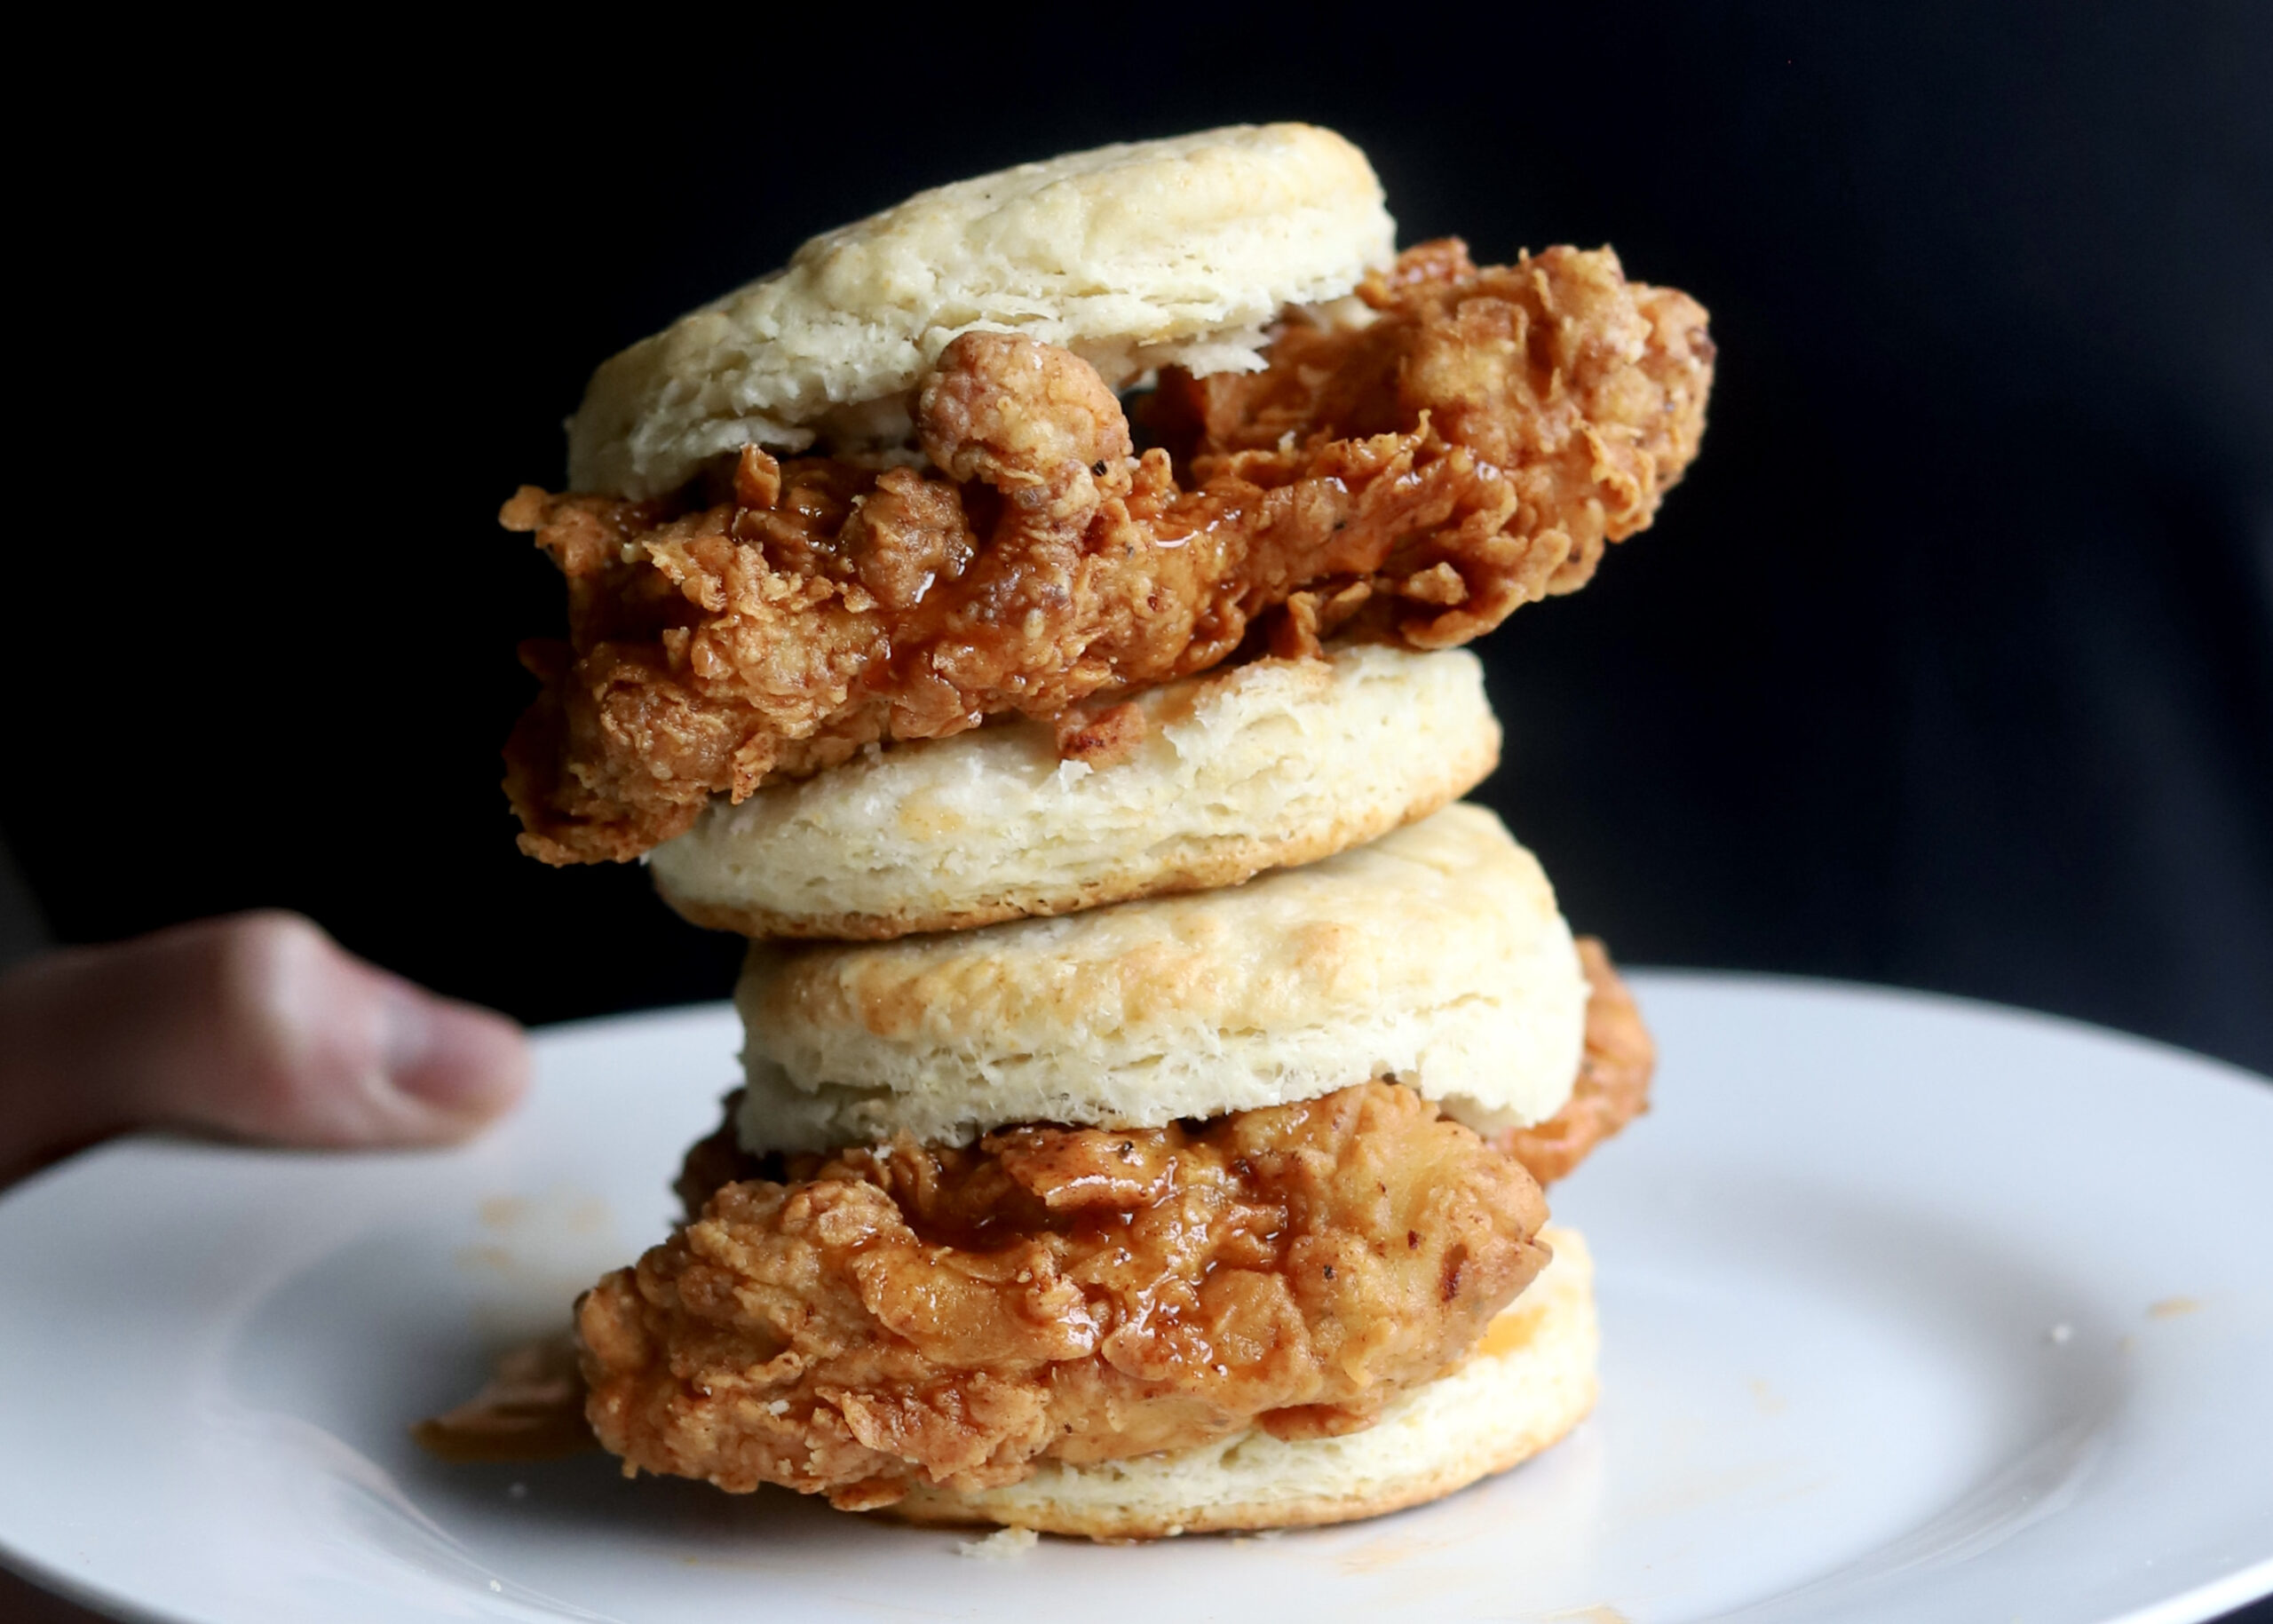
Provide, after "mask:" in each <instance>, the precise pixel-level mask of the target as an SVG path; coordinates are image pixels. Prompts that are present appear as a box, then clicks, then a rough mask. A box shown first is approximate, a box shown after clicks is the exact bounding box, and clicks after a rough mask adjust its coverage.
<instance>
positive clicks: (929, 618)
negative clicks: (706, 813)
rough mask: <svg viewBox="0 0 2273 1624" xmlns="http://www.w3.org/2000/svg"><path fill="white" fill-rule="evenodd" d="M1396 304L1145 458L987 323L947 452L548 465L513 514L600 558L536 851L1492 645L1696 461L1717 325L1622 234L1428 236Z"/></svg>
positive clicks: (642, 832) (1168, 395)
mask: <svg viewBox="0 0 2273 1624" xmlns="http://www.w3.org/2000/svg"><path fill="white" fill-rule="evenodd" d="M1359 294H1360V300H1361V308H1360V310H1359V311H1358V313H1357V314H1355V315H1353V316H1345V317H1343V318H1341V319H1336V320H1333V321H1328V320H1325V319H1322V318H1317V317H1312V316H1310V315H1306V314H1304V313H1299V312H1295V313H1289V314H1288V316H1287V320H1286V321H1284V323H1282V329H1281V331H1280V332H1279V336H1278V337H1277V338H1276V340H1275V341H1274V343H1273V344H1272V345H1271V350H1270V352H1269V357H1268V359H1269V360H1270V367H1269V369H1268V370H1266V371H1264V372H1262V373H1256V374H1250V375H1244V376H1220V377H1211V378H1208V379H1205V380H1197V381H1195V380H1192V379H1191V378H1189V377H1186V376H1184V375H1182V374H1179V373H1176V372H1173V371H1171V372H1169V373H1168V374H1166V375H1164V376H1163V378H1162V380H1161V384H1160V389H1159V390H1158V391H1157V392H1156V393H1155V395H1154V396H1153V397H1152V403H1151V406H1150V408H1149V410H1148V412H1147V414H1146V416H1147V419H1148V423H1147V426H1148V427H1149V428H1150V429H1151V430H1152V433H1153V434H1154V435H1155V437H1156V438H1157V439H1159V440H1160V441H1161V442H1162V443H1161V444H1159V445H1155V446H1153V447H1151V448H1147V449H1146V450H1144V453H1143V455H1141V456H1137V455H1136V454H1135V448H1134V444H1133V441H1132V440H1131V438H1130V432H1129V424H1128V422H1127V420H1126V419H1125V417H1124V416H1122V413H1121V405H1120V402H1119V401H1118V400H1115V399H1114V397H1113V393H1112V392H1111V391H1110V390H1108V389H1106V388H1105V384H1104V383H1103V381H1102V380H1101V379H1100V378H1099V377H1098V376H1097V374H1096V372H1095V371H1094V370H1093V369H1092V368H1089V365H1088V364H1087V363H1086V362H1084V361H1082V360H1080V359H1078V358H1077V357H1075V356H1073V354H1071V353H1069V352H1066V351H1064V350H1059V349H1055V348H1053V347H1051V346H1049V345H1042V344H1038V343H1035V342H1034V341H1032V340H1030V339H1026V338H1022V337H1015V336H1011V335H1005V334H997V333H971V334H966V335H964V336H963V337H960V338H958V339H956V340H955V341H954V343H953V344H951V345H948V346H947V348H946V351H945V352H944V353H942V354H941V355H940V357H939V365H938V367H937V368H936V369H935V370H934V372H933V373H932V375H931V377H930V378H929V380H928V381H927V382H926V384H924V386H923V391H922V393H921V396H920V399H919V400H918V403H917V409H916V413H915V426H916V432H917V436H918V439H919V440H920V443H921V448H922V451H923V456H924V457H925V458H926V459H927V461H926V463H925V465H924V466H923V467H921V468H916V467H899V468H892V469H888V470H884V471H878V470H877V469H875V467H873V466H869V465H867V464H863V463H854V462H850V461H844V460H837V459H831V458H826V457H804V458H797V459H794V460H792V461H790V462H788V463H776V462H775V461H774V459H773V458H772V457H771V456H767V455H766V454H765V453H764V452H763V451H761V450H758V449H756V448H748V449H746V450H745V451H744V452H743V453H742V454H741V460H740V463H739V464H738V465H737V466H736V468H735V469H734V470H733V476H732V479H731V482H730V486H729V487H728V488H725V489H722V490H717V491H715V492H712V493H709V495H711V497H712V500H711V501H710V503H709V505H697V503H699V501H700V499H701V495H702V493H701V492H697V491H690V492H689V493H685V494H684V495H682V496H681V497H680V498H678V499H676V500H674V501H669V502H659V503H630V502H622V501H615V500H612V499H609V498H606V497H603V496H595V495H567V496H558V497H556V496H548V495H545V494H544V493H543V492H542V491H539V490H536V489H535V488H533V487H532V488H527V489H524V490H523V491H522V492H521V493H520V494H519V495H516V496H515V497H514V498H513V500H512V501H511V502H510V503H507V504H506V506H505V509H504V511H503V515H502V518H503V522H504V523H505V525H506V526H507V527H509V528H512V529H517V530H528V531H534V532H535V535H536V539H537V543H538V545H539V546H541V547H543V549H544V550H545V551H546V552H547V553H548V554H550V557H551V558H553V560H554V562H555V563H557V564H558V566H559V567H560V569H561V572H562V574H564V575H565V576H566V578H567V582H568V595H569V638H568V641H567V642H566V643H565V644H563V643H534V644H530V645H527V646H524V648H523V650H522V658H523V661H524V662H525V663H526V664H527V666H528V668H529V669H531V670H532V671H533V672H535V674H536V675H537V676H538V677H540V678H541V679H542V680H543V684H544V690H543V693H542V694H541V695H540V697H539V698H538V700H537V701H536V702H535V705H533V706H532V707H531V709H530V710H529V712H528V714H527V716H526V717H524V718H523V720H522V722H521V725H519V727H518V728H517V729H516V730H515V733H514V735H513V737H512V739H511V741H510V743H509V744H508V746H507V750H506V759H507V779H506V788H507V791H508V794H509V795H510V796H511V799H512V802H513V805H514V808H515V810H516V811H517V812H519V814H520V817H521V820H522V823H523V826H524V829H525V832H524V834H523V835H522V836H521V844H522V847H523V849H524V850H525V851H527V852H530V853H531V854H532V855H534V856H536V857H539V858H542V859H543V860H546V861H548V862H554V863H568V862H592V861H601V860H626V859H630V858H633V857H637V856H638V855H639V854H640V853H641V852H645V851H647V850H649V849H650V848H652V847H653V846H654V845H656V844H660V843H661V842H662V841H664V840H666V839H669V838H670V837H671V836H674V835H677V834H679V833H681V832H683V831H684V830H685V828H687V827H688V826H689V825H690V824H691V823H692V822H693V819H694V817H695V814H696V813H697V812H699V811H700V810H701V806H702V805H703V804H704V803H705V802H707V801H708V800H709V798H710V797H711V796H713V795H717V794H725V795H728V796H732V797H733V798H734V799H735V800H738V801H739V800H740V799H741V798H742V797H744V796H747V795H748V794H749V793H750V792H751V791H752V790H753V789H755V788H757V787H758V786H759V785H761V784H763V783H764V782H766V781H767V780H769V779H772V778H773V777H776V776H782V775H788V776H797V775H801V774H804V773H807V772H813V771H816V770H818V769H820V768H822V767H826V766H828V765H830V764H834V763H836V762H839V761H842V760H843V759H845V758H846V757H849V756H850V755H851V753H852V752H853V751H854V750H856V749H859V748H860V747H862V746H863V745H866V744H868V743H870V742H872V741H879V740H899V739H928V738H938V737H942V736H944V735H946V734H949V733H957V732H961V731H962V730H963V729H965V728H969V727H973V726H976V725H978V724H979V723H980V722H982V721H983V720H984V719H985V718H986V717H988V716H990V715H995V714H1000V713H1004V712H1018V713H1021V714H1024V715H1027V716H1033V717H1043V718H1047V719H1052V720H1055V719H1057V718H1059V717H1063V716H1064V715H1065V713H1066V712H1067V711H1068V710H1069V709H1072V708H1073V707H1075V706H1077V705H1079V704H1080V703H1081V701H1084V700H1086V699H1088V698H1089V696H1091V695H1093V694H1100V693H1113V692H1116V691H1127V690H1130V689H1134V688H1138V687H1142V686H1144V685H1149V684H1152V683H1157V682H1161V681H1166V680H1168V679H1170V678H1173V677H1181V676H1185V675H1189V674H1190V673H1192V672H1194V671H1198V670H1201V669H1206V668H1207V667H1208V666H1211V665H1214V664H1216V663H1217V662H1218V661H1222V660H1224V659H1225V658H1226V657H1228V656H1231V655H1232V654H1234V652H1235V651H1238V650H1239V649H1241V648H1242V646H1246V647H1248V648H1268V649H1271V650H1272V651H1273V652H1277V653H1280V654H1302V653H1310V652H1314V651H1315V650H1316V649H1317V647H1318V646H1319V638H1322V637H1326V636H1330V635H1333V634H1334V633H1335V632H1336V631H1337V630H1338V631H1341V632H1342V633H1343V634H1344V635H1349V636H1362V637H1369V638H1395V639H1399V640H1402V641H1404V642H1405V643H1407V644H1409V645H1412V646H1416V647H1423V648H1436V647H1445V646H1451V645H1453V644H1457V643H1461V642H1463V641H1466V640H1467V639H1468V638H1473V637H1476V636H1477V635H1479V634H1480V633H1482V632H1484V631H1486V630H1490V629H1491V628H1493V626H1496V625H1497V624H1498V623H1499V622H1500V621H1501V620H1502V619H1504V618H1505V617H1506V616H1507V615H1508V614H1509V613H1510V612H1511V611H1513V610H1514V609H1515V608H1516V607H1517V606H1519V605H1521V604H1524V603H1526V602H1529V601H1532V600H1533V599H1535V598H1540V597H1542V596H1545V595H1547V594H1548V593H1553V592H1563V591H1569V590H1573V589H1575V588H1576V587H1578V586H1580V585H1581V584H1583V582H1585V581H1586V579H1587V577H1588V575H1589V574H1591V572H1592V571H1593V569H1594V567H1595V566H1596V562H1597V561H1598V560H1599V558H1600V557H1601V554H1602V550H1603V547H1604V543H1606V542H1610V541H1615V540H1618V539H1620V538H1621V537H1623V536H1626V535H1631V534H1633V533H1634V532H1635V531H1637V530H1639V529H1641V528H1643V527H1644V526H1646V525H1647V524H1648V523H1649V522H1650V519H1651V516H1652V515H1653V514H1654V513H1655V511H1656V510H1657V505H1658V503H1659V499H1660V498H1661V497H1662V495H1664V493H1665V491H1666V489H1667V487H1670V486H1671V485H1672V484H1673V483H1674V482H1675V480H1676V479H1679V478H1680V476H1681V473H1682V471H1683V469H1684V468H1685V467H1686V466H1687V465H1688V463H1689V461H1690V459H1691V457H1692V456H1694V455H1695V453H1696V450H1697V445H1698V440H1699V436H1700V434H1701V433H1702V432H1703V428H1704V411H1705V401H1706V396H1707V392H1708V391H1709V389H1710V387H1711V381H1712V356H1713V350H1712V344H1711V341H1710V340H1709V338H1707V336H1706V329H1705V321H1706V317H1705V312H1704V311H1703V309H1702V308H1701V307H1700V306H1699V305H1697V303H1696V302H1695V301H1694V300H1692V299H1691V298H1689V297H1687V296H1686V295H1684V294H1681V293H1676V292H1673V291H1670V290H1667V289H1652V288H1648V287H1644V286H1642V285H1640V284H1636V283H1628V282H1627V281H1626V280H1625V278H1624V276H1623V274H1622V273H1621V272H1620V267H1619V264H1618V260H1617V257H1616V256H1614V255H1613V254H1612V253H1611V252H1610V250H1607V249H1604V250H1596V251H1591V252H1584V251H1580V250H1575V249H1568V248H1556V249H1550V250H1547V251H1546V252H1544V253H1541V254H1539V255H1535V256H1528V257H1522V258H1519V259H1518V260H1517V263H1516V264H1514V265H1508V266H1504V267H1496V268H1489V269H1485V270H1481V271H1479V270H1477V268H1476V267H1475V266H1474V265H1471V264H1470V263H1469V259H1468V255H1467V250H1465V248H1463V247H1462V246H1461V244H1459V243H1458V242H1449V241H1448V242H1439V243H1430V244H1424V245H1422V247H1419V248H1415V249H1413V250H1408V251H1407V252H1406V254H1405V255H1404V256H1402V257H1400V258H1399V259H1398V262H1397V264H1396V265H1395V266H1394V267H1393V268H1391V269H1390V270H1389V271H1388V272H1385V273H1380V274H1377V275H1376V276H1374V278H1373V279H1371V280H1370V281H1368V282H1367V283H1366V284H1365V285H1364V286H1363V287H1362V288H1361V289H1360V290H1359ZM1087 731H1088V730H1087V729H1086V728H1085V727H1083V726H1081V725H1074V726H1073V727H1070V728H1068V729H1066V730H1065V732H1066V734H1067V736H1068V737H1069V738H1070V739H1073V740H1075V741H1080V740H1081V739H1083V738H1084V737H1085V736H1086V733H1087Z"/></svg>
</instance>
